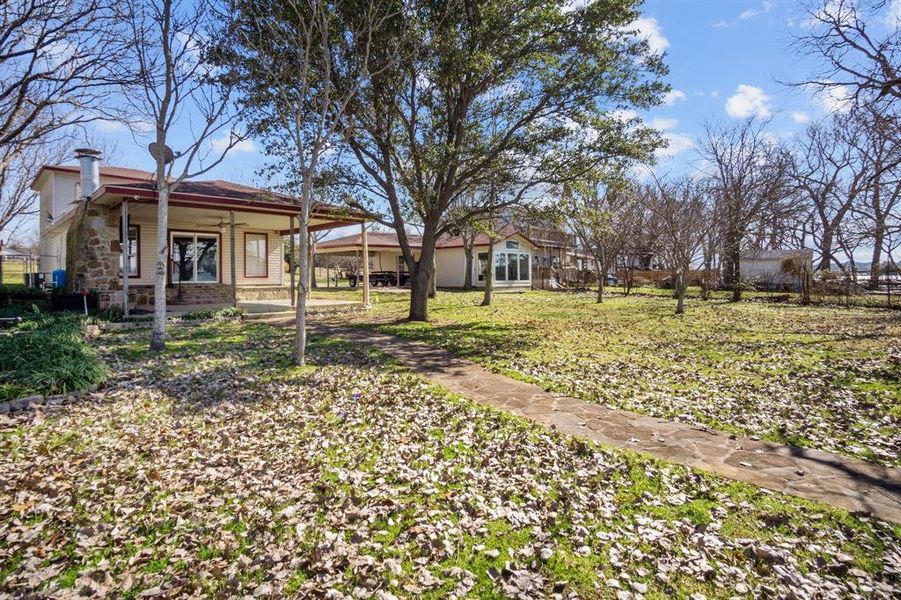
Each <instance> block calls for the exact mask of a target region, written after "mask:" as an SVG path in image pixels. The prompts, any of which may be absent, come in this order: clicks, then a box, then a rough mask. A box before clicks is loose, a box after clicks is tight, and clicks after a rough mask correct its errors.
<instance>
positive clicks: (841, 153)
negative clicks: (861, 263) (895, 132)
mask: <svg viewBox="0 0 901 600" xmlns="http://www.w3.org/2000/svg"><path fill="white" fill-rule="evenodd" d="M867 135H868V134H867V131H866V126H865V125H864V124H863V123H862V122H861V120H860V119H858V118H856V116H854V115H844V114H838V113H837V114H834V115H832V116H831V117H829V118H828V120H827V121H825V122H822V123H817V124H814V125H812V126H810V127H808V128H807V131H806V132H805V133H804V134H803V135H802V136H800V138H799V139H798V142H797V147H798V150H797V152H796V153H795V154H796V155H795V160H794V161H793V168H792V176H793V179H794V185H796V186H797V188H798V190H799V191H800V193H801V194H802V196H803V197H804V199H805V200H806V202H807V203H808V205H809V206H810V209H811V212H812V216H813V219H812V227H811V230H810V237H811V239H812V240H813V242H814V245H815V246H816V248H817V250H818V252H819V257H820V258H819V269H821V270H824V271H825V270H829V269H830V268H831V267H832V266H833V265H834V266H836V267H837V268H839V269H843V268H844V267H843V265H842V262H841V261H839V260H838V258H836V256H835V253H834V251H835V247H836V245H837V243H838V239H837V238H838V237H839V236H840V235H841V232H840V229H841V228H842V226H843V225H845V224H846V220H847V217H848V215H849V214H850V212H851V209H852V207H853V206H854V205H855V204H857V203H859V202H860V201H861V199H862V197H863V196H864V193H865V190H866V188H867V186H868V183H869V179H870V173H871V169H872V164H871V163H870V161H868V160H867V159H866V157H865V156H864V154H863V153H862V152H861V151H860V145H859V144H858V140H857V138H858V137H859V136H864V137H866V136H867ZM844 241H845V242H846V243H847V241H848V240H847V238H845V239H844Z"/></svg>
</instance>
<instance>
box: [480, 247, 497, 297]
mask: <svg viewBox="0 0 901 600" xmlns="http://www.w3.org/2000/svg"><path fill="white" fill-rule="evenodd" d="M493 288H494V237H493V236H490V235H489V236H488V261H487V263H486V267H485V295H484V296H483V297H482V306H491V292H492V291H493Z"/></svg>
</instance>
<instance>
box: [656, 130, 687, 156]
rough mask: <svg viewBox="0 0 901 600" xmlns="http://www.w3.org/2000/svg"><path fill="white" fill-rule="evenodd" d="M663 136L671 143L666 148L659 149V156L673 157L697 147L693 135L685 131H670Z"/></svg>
mask: <svg viewBox="0 0 901 600" xmlns="http://www.w3.org/2000/svg"><path fill="white" fill-rule="evenodd" d="M663 138H664V139H665V140H666V141H667V142H668V144H669V145H668V146H667V147H666V148H661V149H659V150H657V157H658V158H672V157H674V156H676V155H677V154H682V153H683V152H687V151H689V150H691V149H692V148H694V147H695V142H694V140H693V139H692V138H691V136H688V135H685V134H684V133H675V132H668V133H665V134H663Z"/></svg>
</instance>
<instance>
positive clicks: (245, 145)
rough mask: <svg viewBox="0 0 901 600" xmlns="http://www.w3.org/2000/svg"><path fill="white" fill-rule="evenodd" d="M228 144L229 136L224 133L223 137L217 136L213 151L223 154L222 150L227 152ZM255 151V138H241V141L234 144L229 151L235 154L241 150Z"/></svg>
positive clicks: (213, 143)
mask: <svg viewBox="0 0 901 600" xmlns="http://www.w3.org/2000/svg"><path fill="white" fill-rule="evenodd" d="M228 144H229V136H227V135H224V136H222V137H221V138H217V139H215V140H213V142H212V146H213V151H214V152H218V153H220V154H221V153H222V152H225V151H226V150H227V149H228ZM255 151H256V146H254V145H253V140H241V141H240V142H238V143H237V144H235V145H234V146H232V148H231V150H229V152H231V153H233V154H237V153H240V152H255Z"/></svg>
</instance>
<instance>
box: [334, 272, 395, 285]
mask: <svg viewBox="0 0 901 600" xmlns="http://www.w3.org/2000/svg"><path fill="white" fill-rule="evenodd" d="M397 275H398V274H397V271H373V272H372V273H370V274H369V285H370V286H371V287H388V286H392V287H396V286H397V285H398V281H397ZM361 279H362V276H361V275H359V274H358V273H351V274H349V275H348V276H347V281H348V283H349V284H350V287H352V288H355V287H357V284H358V283H359V281H360V280H361ZM409 281H410V274H409V273H405V272H401V273H400V285H401V286H404V285H407V283H408V282H409Z"/></svg>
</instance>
